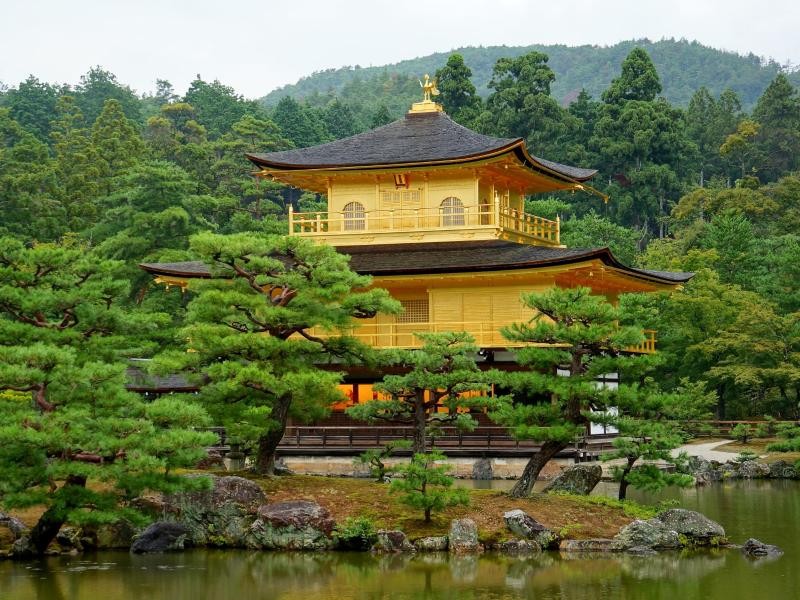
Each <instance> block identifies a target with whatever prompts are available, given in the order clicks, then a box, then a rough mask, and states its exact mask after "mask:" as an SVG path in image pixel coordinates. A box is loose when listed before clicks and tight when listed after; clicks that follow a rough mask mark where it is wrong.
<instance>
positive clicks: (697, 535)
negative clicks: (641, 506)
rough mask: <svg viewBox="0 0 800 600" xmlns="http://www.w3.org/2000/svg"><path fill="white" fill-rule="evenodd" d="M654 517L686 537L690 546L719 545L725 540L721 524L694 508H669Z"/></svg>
mask: <svg viewBox="0 0 800 600" xmlns="http://www.w3.org/2000/svg"><path fill="white" fill-rule="evenodd" d="M656 519H658V520H659V521H660V522H661V523H663V524H664V525H665V526H666V527H668V528H669V529H671V530H673V531H676V532H677V533H678V535H682V536H685V537H686V538H688V541H689V543H690V545H692V546H708V545H719V544H721V543H724V542H725V541H726V540H725V529H723V527H722V525H720V524H719V523H717V522H716V521H712V520H711V519H709V518H708V517H706V516H705V515H703V514H700V513H699V512H696V511H694V510H686V509H685V508H671V509H669V510H665V511H664V512H662V513H661V514H659V515H658V516H657V517H656Z"/></svg>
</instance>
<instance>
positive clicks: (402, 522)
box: [256, 475, 654, 542]
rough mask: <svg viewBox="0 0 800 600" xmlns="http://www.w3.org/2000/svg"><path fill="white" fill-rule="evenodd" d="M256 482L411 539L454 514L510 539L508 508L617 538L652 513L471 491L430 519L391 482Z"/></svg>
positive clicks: (569, 529)
mask: <svg viewBox="0 0 800 600" xmlns="http://www.w3.org/2000/svg"><path fill="white" fill-rule="evenodd" d="M256 481H258V483H259V484H260V485H261V486H262V488H263V489H264V491H265V492H266V494H267V497H268V499H269V501H270V502H279V501H282V500H298V499H305V500H313V501H315V502H318V503H319V504H320V505H322V506H324V507H325V508H327V509H328V510H329V511H330V512H331V515H332V516H333V518H334V519H335V520H336V521H337V522H341V521H343V520H344V519H345V518H347V517H354V516H367V517H369V518H370V519H372V521H373V522H374V523H375V525H376V526H377V527H379V528H384V529H402V530H403V531H404V532H405V533H406V534H407V535H408V536H409V537H410V538H411V539H416V538H419V537H424V536H429V535H444V534H445V533H447V531H448V529H449V527H450V521H451V520H452V519H458V518H463V517H469V518H470V519H473V520H474V521H475V522H476V523H477V525H478V530H479V535H480V538H481V540H482V541H484V542H495V541H501V540H503V539H508V538H510V537H513V536H512V535H511V534H510V533H509V532H508V530H507V529H506V526H505V523H504V521H503V513H504V512H506V511H509V510H512V509H515V508H519V509H522V510H524V511H525V512H526V513H528V514H529V515H531V516H532V517H533V518H535V519H536V520H537V521H539V522H540V523H542V524H543V525H545V526H547V527H549V528H550V529H552V530H553V531H556V532H560V533H562V534H564V535H565V537H568V538H572V539H584V538H595V537H613V536H614V535H616V533H617V532H618V531H619V529H620V528H621V527H622V526H623V525H625V524H627V523H630V522H631V521H632V520H633V518H635V517H640V516H641V517H648V516H652V515H651V514H648V512H649V509H647V508H645V507H639V506H636V505H634V504H626V505H622V504H620V503H618V502H617V501H613V500H612V501H609V500H608V499H605V498H602V499H597V498H594V497H590V498H586V497H579V496H561V495H558V496H553V495H547V494H535V495H534V496H532V497H531V498H525V499H513V498H510V497H509V496H508V495H507V494H505V493H503V492H497V491H491V490H470V505H469V506H466V507H465V506H459V507H454V508H449V509H447V510H445V511H444V512H441V513H439V514H434V517H433V520H432V521H431V522H430V523H425V522H424V520H423V519H422V513H421V511H415V510H413V509H411V508H409V507H407V506H405V505H403V504H401V503H400V502H398V501H397V500H396V499H395V498H393V497H392V496H391V495H390V494H389V486H388V485H386V484H382V483H376V482H374V481H371V480H366V479H349V478H332V477H315V476H310V475H292V476H288V477H275V478H270V479H258V480H256ZM626 511H627V513H628V514H626ZM652 512H653V514H654V511H652Z"/></svg>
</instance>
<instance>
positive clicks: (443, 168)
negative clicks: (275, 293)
mask: <svg viewBox="0 0 800 600" xmlns="http://www.w3.org/2000/svg"><path fill="white" fill-rule="evenodd" d="M248 158H249V159H250V161H251V162H252V163H253V164H255V165H256V167H257V168H258V171H257V173H256V175H257V176H258V177H261V178H265V179H268V180H273V181H278V182H282V183H285V184H288V185H290V186H294V187H297V188H301V189H303V190H308V191H312V192H317V193H320V194H325V195H326V197H327V210H325V211H320V212H312V213H299V212H294V211H293V210H291V209H290V211H289V214H288V226H287V233H288V234H289V235H294V236H301V237H307V238H311V239H313V240H316V241H317V242H319V243H324V244H330V245H332V246H334V247H335V248H336V249H337V250H338V251H340V252H342V253H345V254H348V255H349V256H350V257H351V261H350V264H351V268H353V270H355V271H357V272H359V273H362V274H368V275H371V276H372V277H373V282H374V283H373V285H375V286H377V287H382V288H385V289H386V290H388V291H389V292H390V293H391V295H392V296H393V297H394V298H396V299H397V300H399V301H400V302H401V303H402V305H403V308H404V311H403V312H402V313H401V314H399V315H378V316H376V317H374V318H372V319H364V320H362V321H360V322H359V326H358V327H357V329H356V330H355V331H354V335H355V336H356V337H358V338H359V339H361V340H362V341H364V342H366V343H368V344H370V345H372V346H374V347H380V348H409V347H414V346H416V345H418V344H419V343H420V342H419V340H418V339H417V338H416V337H415V335H414V333H415V332H435V331H467V332H469V333H471V334H472V335H473V336H474V338H475V340H476V343H477V345H478V346H480V347H481V348H482V352H481V355H482V356H489V355H490V356H491V357H492V360H493V361H494V364H495V365H497V363H498V362H504V361H507V362H509V363H513V348H509V343H508V342H507V341H506V340H505V339H504V338H503V337H502V335H501V334H500V329H501V328H502V327H504V326H506V325H509V324H511V323H514V322H518V321H522V320H527V319H529V318H530V317H531V316H532V315H531V314H530V310H529V309H528V308H526V307H525V306H524V305H523V303H522V301H521V295H522V294H523V293H524V292H535V291H543V290H546V289H547V288H550V287H552V286H559V287H573V286H586V287H589V288H591V289H592V290H593V292H594V293H596V294H602V295H605V296H607V297H608V298H609V299H610V300H611V301H615V300H616V299H617V297H618V295H619V294H622V293H627V292H655V291H668V290H673V289H675V288H676V287H677V286H679V285H680V284H682V283H684V282H685V281H687V280H688V279H689V278H690V277H691V275H692V274H691V273H672V272H659V271H649V270H644V269H635V268H632V267H629V266H626V265H623V264H621V263H620V262H619V261H618V260H617V259H616V258H615V257H614V256H613V255H612V253H611V252H610V251H609V250H608V248H591V249H586V248H566V247H565V246H564V245H563V244H562V243H561V237H560V223H559V220H558V219H556V220H554V221H553V220H549V219H545V218H542V217H539V216H536V215H531V214H528V213H526V212H525V197H526V196H529V195H535V194H542V193H548V192H556V191H561V190H576V191H587V192H590V193H597V194H599V192H595V191H594V190H593V189H592V188H591V187H590V186H589V185H588V184H587V181H588V180H590V179H591V178H592V176H593V175H594V174H595V173H596V171H594V170H591V169H583V168H577V167H572V166H567V165H563V164H559V163H555V162H552V161H548V160H545V159H543V158H539V157H537V156H533V155H532V154H530V153H529V152H528V150H527V149H526V146H525V142H524V140H523V139H522V138H495V137H490V136H486V135H482V134H479V133H476V132H474V131H471V130H470V129H467V128H466V127H463V126H461V125H459V124H458V123H456V122H455V121H453V120H452V119H450V118H449V117H448V116H447V114H445V113H444V112H443V111H442V107H441V106H440V105H439V104H437V103H435V102H433V101H432V100H431V99H430V94H429V93H426V97H425V99H424V100H423V101H422V102H418V103H415V104H414V105H413V106H412V107H411V110H410V111H409V112H408V113H407V114H406V115H405V116H404V117H403V118H402V119H399V120H397V121H395V122H393V123H390V124H388V125H385V126H383V127H379V128H377V129H374V130H371V131H368V132H365V133H361V134H358V135H354V136H352V137H349V138H345V139H340V140H337V141H334V142H330V143H327V144H322V145H318V146H313V147H309V148H299V149H294V150H285V151H281V152H270V153H267V154H250V155H248ZM600 195H601V196H602V194H600ZM141 267H142V268H143V269H144V270H146V271H148V272H150V273H152V274H153V275H155V276H156V277H157V280H158V281H159V282H162V283H166V284H168V285H180V286H185V282H186V279H187V278H192V277H204V276H208V274H209V272H208V269H207V268H206V267H205V265H203V264H202V263H196V262H190V263H158V264H143V265H141ZM654 349H655V335H654V332H648V336H647V339H646V340H645V342H644V343H642V344H641V345H640V346H638V347H636V348H631V351H634V352H653V351H654ZM377 378H379V377H378V376H377V374H369V373H358V372H357V371H352V372H350V373H349V375H348V378H347V379H346V381H348V382H350V383H348V386H352V387H351V388H350V389H348V395H349V396H350V397H351V398H352V399H353V400H354V401H358V399H359V398H361V399H363V398H365V397H371V394H372V392H371V383H372V382H373V381H375V380H376V379H377Z"/></svg>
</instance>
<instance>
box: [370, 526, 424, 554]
mask: <svg viewBox="0 0 800 600" xmlns="http://www.w3.org/2000/svg"><path fill="white" fill-rule="evenodd" d="M372 552H376V553H378V554H394V553H396V552H416V548H414V546H413V545H412V544H411V542H409V541H408V538H407V537H406V534H405V533H403V532H402V531H400V530H399V529H380V530H379V531H378V541H377V542H375V545H374V546H372Z"/></svg>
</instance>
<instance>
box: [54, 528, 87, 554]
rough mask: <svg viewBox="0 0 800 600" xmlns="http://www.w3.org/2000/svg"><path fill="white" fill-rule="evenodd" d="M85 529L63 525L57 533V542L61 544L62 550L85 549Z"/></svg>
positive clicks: (79, 550)
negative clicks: (83, 538)
mask: <svg viewBox="0 0 800 600" xmlns="http://www.w3.org/2000/svg"><path fill="white" fill-rule="evenodd" d="M82 537H83V530H81V529H80V528H78V527H62V528H61V529H60V530H59V531H58V533H57V534H56V542H58V545H59V546H61V549H62V550H66V551H70V550H76V551H78V552H81V551H82V550H83V542H82V541H81V539H82Z"/></svg>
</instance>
